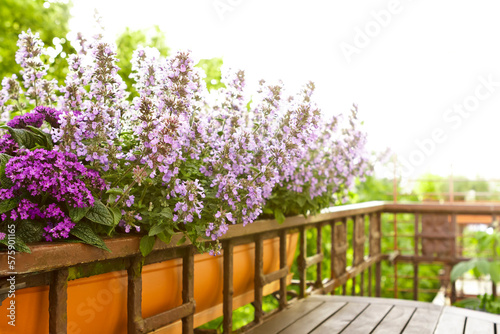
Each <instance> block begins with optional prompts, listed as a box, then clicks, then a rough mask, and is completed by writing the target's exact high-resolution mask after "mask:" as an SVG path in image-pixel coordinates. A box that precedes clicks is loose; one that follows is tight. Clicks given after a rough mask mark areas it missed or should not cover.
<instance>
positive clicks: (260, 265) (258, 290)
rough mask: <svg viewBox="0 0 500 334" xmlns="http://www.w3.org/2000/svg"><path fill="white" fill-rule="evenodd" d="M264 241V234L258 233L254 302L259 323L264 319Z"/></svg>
mask: <svg viewBox="0 0 500 334" xmlns="http://www.w3.org/2000/svg"><path fill="white" fill-rule="evenodd" d="M263 253H264V247H263V241H262V236H261V235H257V236H256V239H255V277H254V302H253V306H254V308H255V318H254V322H255V323H257V324H259V323H261V322H262V321H263V317H264V312H263V310H262V293H263V287H262V284H261V280H260V278H261V276H262V275H263V274H264V260H263Z"/></svg>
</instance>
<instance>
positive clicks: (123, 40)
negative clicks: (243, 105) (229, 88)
mask: <svg viewBox="0 0 500 334" xmlns="http://www.w3.org/2000/svg"><path fill="white" fill-rule="evenodd" d="M165 41H166V38H165V33H164V32H163V31H161V30H160V27H158V26H157V25H155V26H153V27H152V28H149V29H144V30H131V29H130V28H126V30H125V31H124V32H123V33H122V34H121V35H120V36H119V37H118V39H117V41H116V45H117V47H118V50H117V58H118V59H119V61H118V67H120V71H119V72H118V73H119V74H120V76H121V77H122V78H123V80H124V81H125V83H126V84H127V87H129V91H130V92H131V94H130V96H129V99H130V100H132V99H133V98H134V97H136V96H138V94H137V91H136V90H135V89H134V87H133V86H132V85H133V83H134V80H133V79H131V78H130V77H129V76H130V73H132V65H131V64H130V61H131V60H132V52H133V51H134V50H135V49H137V47H138V46H140V45H142V46H149V47H154V48H157V49H158V51H160V55H161V56H162V57H166V56H168V55H169V52H170V49H169V48H168V47H167V44H166V42H165ZM196 66H197V67H200V68H202V69H203V70H204V71H205V73H206V75H207V76H206V78H205V82H206V84H207V88H208V89H209V90H212V89H218V88H220V87H224V84H222V83H221V82H220V80H221V71H220V68H221V66H222V59H221V58H211V59H201V60H200V61H199V62H198V64H196Z"/></svg>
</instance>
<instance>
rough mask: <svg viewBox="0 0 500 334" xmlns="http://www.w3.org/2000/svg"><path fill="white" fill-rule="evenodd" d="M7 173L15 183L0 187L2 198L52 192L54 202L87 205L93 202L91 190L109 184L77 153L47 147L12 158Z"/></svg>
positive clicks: (49, 193)
mask: <svg viewBox="0 0 500 334" xmlns="http://www.w3.org/2000/svg"><path fill="white" fill-rule="evenodd" d="M5 176H6V177H8V178H9V179H10V180H11V181H12V183H13V186H12V187H10V188H7V189H0V200H5V199H10V198H15V197H18V196H20V195H21V194H22V193H23V192H27V193H28V194H29V195H30V196H32V197H37V196H42V197H43V196H47V195H49V196H50V197H51V198H52V199H53V200H54V201H57V202H64V203H67V205H69V206H71V207H75V208H77V207H79V208H84V207H88V206H92V205H93V204H94V197H93V196H92V192H91V190H94V191H101V190H104V189H105V187H106V185H105V182H104V180H102V179H101V178H100V177H99V173H98V172H97V171H95V170H91V169H87V168H86V167H85V166H84V165H82V164H81V163H80V162H78V160H77V158H76V156H75V155H74V154H72V153H66V152H64V153H63V152H56V151H47V150H44V149H36V150H34V151H27V150H24V151H22V152H21V154H20V155H19V156H16V157H14V158H12V159H10V160H9V162H8V163H7V164H6V165H5Z"/></svg>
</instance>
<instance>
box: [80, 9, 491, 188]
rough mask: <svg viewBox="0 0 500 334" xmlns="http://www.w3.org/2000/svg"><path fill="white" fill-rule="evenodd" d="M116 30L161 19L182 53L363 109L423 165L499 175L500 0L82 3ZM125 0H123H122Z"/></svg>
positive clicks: (85, 16)
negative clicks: (309, 86)
mask: <svg viewBox="0 0 500 334" xmlns="http://www.w3.org/2000/svg"><path fill="white" fill-rule="evenodd" d="M74 2H75V6H74V9H73V11H72V14H73V16H74V18H73V19H72V21H71V28H72V29H74V30H76V31H82V32H89V31H91V30H90V27H92V25H93V23H92V22H93V10H94V8H97V9H98V11H99V12H100V14H101V15H102V17H103V23H104V25H105V27H106V29H107V31H108V32H109V34H110V35H112V36H114V35H118V34H119V33H120V32H121V31H123V30H124V29H125V27H127V26H128V27H130V28H133V29H139V28H148V27H151V26H152V25H154V24H157V25H159V26H160V27H161V29H162V30H163V31H164V32H165V33H166V36H167V44H168V46H169V47H171V48H172V49H174V50H177V49H190V50H192V51H193V54H194V56H195V58H211V57H222V58H223V59H224V62H225V64H228V65H229V66H231V67H233V68H241V69H244V70H246V74H247V78H248V79H249V80H250V82H253V83H256V82H257V81H258V80H259V79H261V78H264V79H266V81H268V82H273V81H275V80H278V79H282V80H283V81H284V83H285V84H286V85H288V86H289V87H291V88H297V89H298V88H299V87H300V86H301V85H302V84H304V83H305V82H307V81H308V80H312V81H314V82H315V83H316V87H317V96H316V98H317V101H318V103H319V105H320V106H321V107H322V110H323V112H324V113H325V114H338V113H343V112H347V111H348V110H349V108H350V106H351V105H352V103H357V104H358V106H359V111H360V117H361V118H362V119H363V120H364V121H365V129H366V131H367V132H368V136H369V137H368V141H369V144H370V148H371V149H374V150H383V149H384V148H386V147H390V148H391V149H392V150H393V151H395V152H396V153H397V154H398V158H399V159H400V161H402V162H403V164H405V165H406V167H405V168H404V171H403V175H404V176H408V177H412V178H413V177H417V176H418V175H419V174H421V173H423V172H428V171H431V172H433V173H437V174H441V175H448V173H449V172H450V166H451V165H452V166H453V172H454V174H455V175H458V174H460V175H466V176H469V177H475V176H481V177H487V178H496V179H500V167H499V164H498V162H499V161H500V158H499V156H497V155H496V154H497V147H498V144H499V143H500V135H499V132H498V130H499V128H500V122H499V121H500V112H499V110H500V43H499V42H500V36H499V32H500V20H499V19H498V13H500V3H499V2H498V0H476V1H465V0H440V1H431V0H414V1H411V0H399V1H398V0H369V1H365V0H363V1H346V0H343V1H335V2H334V1H326V0H325V1H319V0H316V1H314V0H309V1H295V0H287V1H285V0H279V1H278V0H273V1H265V0H252V1H249V0H247V1H245V0H182V1H181V0H176V1H167V0H163V1H161V0H142V1H131V0H121V1H119V2H118V1H114V0H74ZM117 4H119V6H117Z"/></svg>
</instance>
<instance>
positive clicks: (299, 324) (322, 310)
mask: <svg viewBox="0 0 500 334" xmlns="http://www.w3.org/2000/svg"><path fill="white" fill-rule="evenodd" d="M345 305H346V303H345V302H326V303H323V304H322V305H320V306H319V307H318V308H316V309H315V310H314V312H309V313H308V314H307V315H306V316H304V317H302V318H300V319H299V320H297V321H295V322H294V323H293V324H291V325H290V326H288V327H287V328H285V329H284V330H283V331H281V332H280V334H297V333H309V332H311V331H312V330H314V329H315V328H316V327H318V326H319V325H320V324H321V323H322V322H323V321H325V320H326V319H328V318H329V317H330V316H332V315H333V314H334V313H335V312H337V311H338V310H339V309H341V308H342V307H343V306H345Z"/></svg>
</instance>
